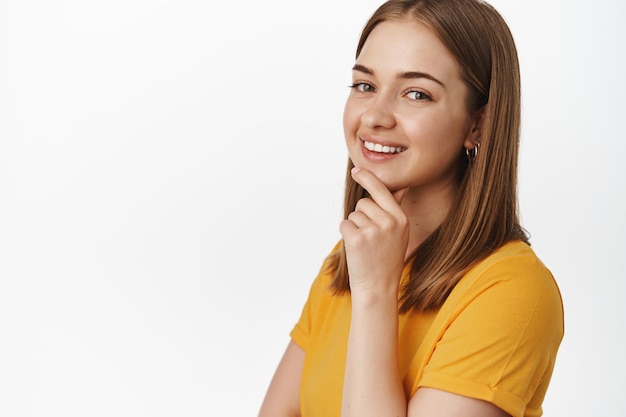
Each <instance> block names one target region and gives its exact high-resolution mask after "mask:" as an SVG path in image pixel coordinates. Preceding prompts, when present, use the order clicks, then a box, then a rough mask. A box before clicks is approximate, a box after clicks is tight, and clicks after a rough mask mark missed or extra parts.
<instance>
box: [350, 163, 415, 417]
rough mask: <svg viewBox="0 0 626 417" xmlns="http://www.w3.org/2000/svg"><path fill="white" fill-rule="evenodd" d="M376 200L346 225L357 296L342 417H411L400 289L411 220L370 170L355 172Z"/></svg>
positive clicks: (353, 292)
mask: <svg viewBox="0 0 626 417" xmlns="http://www.w3.org/2000/svg"><path fill="white" fill-rule="evenodd" d="M352 175H353V177H354V179H355V181H357V182H358V183H360V184H361V185H362V186H363V187H364V188H365V189H366V190H367V191H368V192H369V194H370V195H371V196H372V197H371V198H364V199H361V200H360V201H359V202H358V204H357V206H356V209H355V211H354V212H353V213H351V214H350V215H349V216H348V218H347V219H346V220H344V221H343V222H342V223H341V227H340V230H341V234H342V236H343V240H344V244H345V248H346V254H347V261H348V271H349V274H350V289H351V298H352V318H351V323H350V334H349V338H348V349H347V355H346V369H345V375H344V388H343V400H342V417H357V416H358V417H368V416H376V417H380V416H390V417H395V416H406V412H407V402H406V398H405V395H404V390H403V387H402V382H401V376H400V372H399V369H398V285H399V282H400V275H401V274H402V269H403V267H404V255H405V252H406V249H407V245H408V232H409V226H408V220H407V218H406V215H405V214H404V212H403V211H402V208H401V207H400V205H399V201H401V200H402V198H403V196H404V194H405V193H406V189H404V190H400V191H397V192H396V193H394V194H392V193H391V192H389V190H387V188H386V187H385V185H384V184H383V183H381V182H380V181H379V180H378V179H377V178H376V177H375V176H374V175H373V174H372V173H371V172H369V171H367V170H358V169H355V170H353V173H352Z"/></svg>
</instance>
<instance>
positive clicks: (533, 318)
mask: <svg viewBox="0 0 626 417" xmlns="http://www.w3.org/2000/svg"><path fill="white" fill-rule="evenodd" d="M324 269H325V268H324V267H322V269H321V271H320V274H319V275H318V277H317V278H316V280H315V281H314V282H313V285H312V287H311V290H310V293H309V298H308V300H307V302H306V304H305V306H304V308H303V310H302V315H301V317H300V320H299V321H298V323H297V324H296V326H295V327H294V329H293V330H292V331H291V338H292V340H293V341H294V342H295V343H296V344H297V345H298V346H300V347H301V348H302V349H303V350H304V351H305V352H306V357H305V363H304V369H303V375H302V385H301V393H300V407H301V412H302V417H317V416H319V417H334V416H337V417H339V416H340V414H341V397H342V391H343V376H344V370H345V359H346V347H347V342H348V332H349V328H350V317H351V305H350V303H351V301H350V295H349V294H347V295H341V296H335V295H333V294H332V292H331V291H330V289H329V285H330V282H331V277H330V276H329V274H326V273H324ZM408 271H409V266H408V265H407V266H406V267H405V269H404V273H403V279H406V277H407V274H408ZM562 338H563V306H562V301H561V296H560V293H559V290H558V287H557V285H556V283H555V281H554V279H553V277H552V274H551V273H550V271H549V270H548V269H547V268H546V267H545V266H544V265H543V263H541V261H540V260H539V259H538V258H537V256H536V255H535V253H534V252H533V251H532V249H531V248H530V247H529V246H528V245H526V244H524V243H523V242H510V243H507V244H505V245H504V246H502V247H501V248H500V249H498V250H497V251H495V252H494V253H493V254H491V255H490V256H489V257H487V258H486V259H485V260H483V261H482V262H480V263H478V264H477V265H475V266H474V267H473V268H472V269H471V270H469V271H468V272H467V274H466V275H465V276H464V277H463V278H462V279H461V281H459V283H458V284H457V285H456V287H455V288H454V290H453V291H452V293H451V294H450V296H449V297H448V299H447V300H446V302H445V303H444V305H443V306H442V307H441V309H440V310H439V311H436V312H431V313H427V314H417V313H407V314H402V315H400V316H399V366H400V370H401V375H403V380H402V382H403V385H404V391H405V394H406V397H407V399H410V398H411V397H412V396H413V394H414V393H415V391H417V389H418V388H419V387H431V388H437V389H441V390H445V391H448V392H452V393H455V394H459V395H464V396H467V397H472V398H478V399H482V400H485V401H489V402H491V403H493V404H495V405H496V406H498V407H500V408H501V409H503V410H504V411H506V412H507V413H509V414H510V415H512V416H514V417H522V416H524V417H535V416H540V415H541V414H542V409H541V404H542V402H543V398H544V396H545V393H546V390H547V388H548V383H549V381H550V377H551V375H552V369H553V367H554V362H555V358H556V354H557V350H558V347H559V345H560V342H561V339H562Z"/></svg>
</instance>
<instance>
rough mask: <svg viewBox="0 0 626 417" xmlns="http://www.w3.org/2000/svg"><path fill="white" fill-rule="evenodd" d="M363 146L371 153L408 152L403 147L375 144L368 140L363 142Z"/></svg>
mask: <svg viewBox="0 0 626 417" xmlns="http://www.w3.org/2000/svg"><path fill="white" fill-rule="evenodd" d="M363 146H365V149H367V150H368V151H370V152H376V153H384V154H397V153H401V152H404V151H406V148H405V147H403V146H388V145H382V144H380V143H374V142H370V141H367V140H364V141H363Z"/></svg>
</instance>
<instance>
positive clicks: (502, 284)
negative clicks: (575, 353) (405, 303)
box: [446, 241, 564, 340]
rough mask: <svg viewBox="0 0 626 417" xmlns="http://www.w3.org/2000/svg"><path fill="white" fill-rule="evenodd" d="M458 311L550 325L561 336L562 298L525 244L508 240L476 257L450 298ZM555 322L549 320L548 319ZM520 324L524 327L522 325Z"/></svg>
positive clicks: (543, 327) (497, 319)
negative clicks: (485, 255)
mask: <svg viewBox="0 0 626 417" xmlns="http://www.w3.org/2000/svg"><path fill="white" fill-rule="evenodd" d="M446 304H447V306H446V307H447V308H448V309H449V312H450V314H451V319H454V317H456V316H458V315H461V314H464V313H467V312H469V311H473V312H474V313H475V314H479V315H480V316H482V317H483V318H485V319H488V320H489V321H495V322H501V324H504V323H502V320H504V321H506V322H507V323H508V324H509V326H510V327H511V328H515V326H514V325H513V323H516V322H517V323H518V324H520V325H521V326H523V327H527V326H530V327H536V328H537V331H540V330H541V331H540V332H541V333H543V332H544V331H546V330H547V329H546V326H547V327H549V328H551V333H552V335H553V336H556V338H557V339H558V340H560V338H561V337H562V334H563V328H564V325H563V302H562V299H561V294H560V291H559V288H558V285H557V283H556V281H555V279H554V277H553V275H552V273H551V272H550V270H549V269H548V268H547V267H546V266H545V265H544V264H543V262H542V261H541V260H540V259H539V257H538V256H537V255H536V254H535V252H534V251H533V250H532V249H531V248H530V246H528V245H527V244H525V243H523V242H520V241H514V242H509V243H507V244H505V245H503V246H502V247H500V248H499V249H497V250H496V251H494V252H493V253H492V254H491V255H489V256H488V257H486V258H484V259H483V260H481V261H479V262H477V263H476V264H475V265H474V266H473V267H472V268H471V269H470V270H469V271H468V272H467V273H466V274H465V276H464V277H463V278H462V279H461V281H459V283H458V284H457V286H456V287H455V289H454V290H453V291H452V293H451V294H450V296H449V298H448V300H447V301H446ZM548 323H551V325H548ZM518 330H520V329H519V328H518Z"/></svg>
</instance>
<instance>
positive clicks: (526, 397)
mask: <svg viewBox="0 0 626 417" xmlns="http://www.w3.org/2000/svg"><path fill="white" fill-rule="evenodd" d="M562 337H563V310H562V302H561V297H560V294H559V291H558V288H557V286H556V283H555V282H554V279H553V278H552V275H551V274H550V272H549V271H548V270H547V269H546V268H545V267H544V266H543V264H542V263H541V262H540V261H539V260H538V259H536V258H531V259H528V258H525V257H520V258H516V259H508V260H507V261H506V262H500V263H497V264H495V265H493V266H491V267H490V268H489V269H488V270H487V271H485V272H484V273H483V274H482V275H481V276H479V277H478V278H477V279H476V280H475V281H474V282H473V283H472V284H471V286H470V287H469V288H468V289H467V290H466V293H465V294H464V295H463V296H462V297H460V298H459V299H458V303H457V304H456V305H455V306H454V308H453V310H452V313H451V317H450V320H449V324H448V326H447V328H446V329H445V331H444V332H443V334H442V335H441V338H440V339H439V340H438V342H437V344H436V347H435V350H434V352H433V353H432V357H431V358H430V359H429V361H428V363H427V365H426V367H425V368H424V373H423V375H422V378H421V380H420V381H419V386H425V387H431V388H437V389H441V390H445V391H448V392H452V393H455V394H459V395H464V396H467V397H472V398H478V399H482V400H485V401H489V402H491V403H493V404H495V405H496V406H498V407H499V408H501V409H503V410H504V411H506V412H507V413H509V414H510V415H512V416H524V415H531V414H533V413H532V412H531V413H530V414H528V410H529V409H533V407H535V409H536V412H537V413H538V414H537V415H540V413H541V401H542V400H543V398H535V396H534V394H535V392H536V391H537V388H538V387H539V386H541V385H542V384H543V385H546V384H547V383H548V381H549V379H550V376H551V373H552V369H553V367H554V361H555V358H556V353H557V350H558V346H559V344H560V342H561V339H562ZM539 391H541V390H539ZM532 402H536V404H532ZM525 413H527V414H525ZM533 415H534V414H533Z"/></svg>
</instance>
